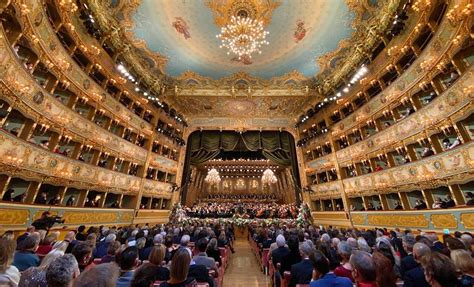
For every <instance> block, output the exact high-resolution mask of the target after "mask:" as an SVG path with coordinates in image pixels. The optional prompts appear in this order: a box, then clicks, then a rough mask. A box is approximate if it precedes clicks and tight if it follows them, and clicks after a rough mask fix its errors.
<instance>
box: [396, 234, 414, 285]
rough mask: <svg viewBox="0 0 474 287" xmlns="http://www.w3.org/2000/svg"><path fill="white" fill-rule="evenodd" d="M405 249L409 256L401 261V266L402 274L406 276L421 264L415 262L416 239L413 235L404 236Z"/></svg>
mask: <svg viewBox="0 0 474 287" xmlns="http://www.w3.org/2000/svg"><path fill="white" fill-rule="evenodd" d="M402 241H403V248H404V249H405V251H406V252H407V254H408V255H407V256H405V257H403V258H402V260H401V264H400V274H401V275H402V277H403V275H405V273H406V272H407V271H410V270H411V269H413V268H415V267H417V266H418V265H419V264H418V262H416V261H415V258H414V257H413V246H414V245H415V243H416V240H415V237H413V235H411V234H407V235H405V236H403V239H402Z"/></svg>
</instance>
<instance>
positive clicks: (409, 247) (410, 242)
mask: <svg viewBox="0 0 474 287" xmlns="http://www.w3.org/2000/svg"><path fill="white" fill-rule="evenodd" d="M415 243H416V240H415V237H414V236H413V235H411V234H405V235H404V236H403V237H402V244H403V248H405V250H406V251H407V252H413V246H414V245H415Z"/></svg>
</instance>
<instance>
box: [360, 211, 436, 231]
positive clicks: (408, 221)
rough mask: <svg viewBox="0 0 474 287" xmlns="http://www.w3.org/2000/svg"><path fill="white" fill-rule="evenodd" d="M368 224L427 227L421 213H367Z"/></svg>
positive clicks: (426, 222)
mask: <svg viewBox="0 0 474 287" xmlns="http://www.w3.org/2000/svg"><path fill="white" fill-rule="evenodd" d="M367 219H368V222H369V225H374V226H389V227H394V226H397V227H425V228H426V227H428V220H426V218H425V216H424V215H423V214H407V215H405V214H403V215H402V214H400V215H399V214H384V215H381V214H377V215H376V214H368V215H367Z"/></svg>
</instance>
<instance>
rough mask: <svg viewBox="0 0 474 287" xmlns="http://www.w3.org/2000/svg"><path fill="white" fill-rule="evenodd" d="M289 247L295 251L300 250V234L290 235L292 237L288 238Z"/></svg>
mask: <svg viewBox="0 0 474 287" xmlns="http://www.w3.org/2000/svg"><path fill="white" fill-rule="evenodd" d="M288 248H289V249H290V250H291V251H293V252H298V248H299V240H298V236H296V235H290V238H289V239H288Z"/></svg>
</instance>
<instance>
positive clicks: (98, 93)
mask: <svg viewBox="0 0 474 287" xmlns="http://www.w3.org/2000/svg"><path fill="white" fill-rule="evenodd" d="M17 9H18V11H22V7H20V6H17ZM29 9H30V10H31V11H34V13H21V17H19V20H20V22H21V24H22V25H23V30H24V32H25V33H26V34H25V36H26V37H28V38H29V39H30V40H31V41H30V42H31V43H33V44H35V45H36V49H38V50H39V51H40V52H41V53H39V54H40V55H44V56H45V57H47V58H48V60H49V62H50V63H51V65H52V67H57V69H58V71H60V74H58V75H57V76H58V78H61V79H64V78H65V79H67V80H68V81H69V82H70V83H72V84H73V85H74V86H75V87H76V88H77V89H78V91H80V94H86V95H87V96H88V97H89V98H91V99H92V100H94V101H95V102H97V103H98V104H99V105H101V106H102V107H104V108H105V109H107V110H108V111H109V112H110V113H112V114H114V115H115V119H120V120H121V121H123V122H126V123H128V124H130V125H131V126H132V127H133V128H134V129H135V130H137V131H140V132H143V133H145V134H146V135H151V134H152V133H153V128H152V126H151V125H150V124H149V123H148V122H146V121H145V120H143V119H142V118H140V117H139V116H137V115H135V114H134V113H133V112H132V111H130V110H128V109H127V108H126V107H125V106H123V105H122V104H121V103H120V102H118V101H117V100H116V99H114V98H113V97H112V96H110V95H108V94H107V92H106V91H105V90H104V89H103V88H102V87H100V86H99V85H98V84H97V83H95V82H94V81H92V80H91V79H90V78H89V76H88V75H87V74H86V73H85V72H84V71H83V70H82V69H81V67H79V66H78V65H77V64H76V63H75V61H74V60H73V59H72V58H71V56H70V55H69V53H68V52H67V51H66V50H65V49H64V47H63V46H62V44H61V43H60V42H59V39H58V38H57V36H56V33H55V31H54V30H53V29H52V27H51V25H50V23H49V22H48V21H47V15H46V14H45V11H44V9H43V7H42V4H41V3H39V2H36V1H31V2H30V7H29ZM46 39H48V41H49V42H48V43H46V42H45V41H46Z"/></svg>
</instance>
